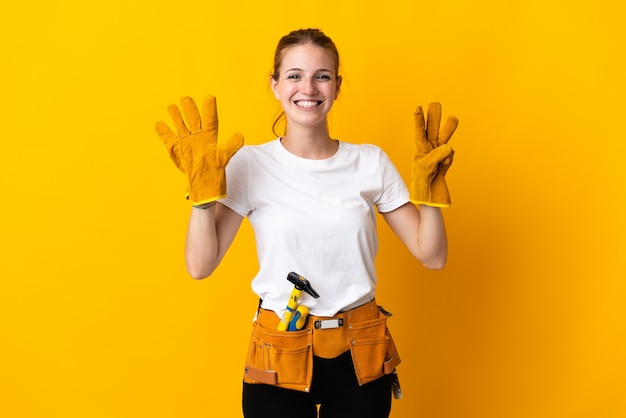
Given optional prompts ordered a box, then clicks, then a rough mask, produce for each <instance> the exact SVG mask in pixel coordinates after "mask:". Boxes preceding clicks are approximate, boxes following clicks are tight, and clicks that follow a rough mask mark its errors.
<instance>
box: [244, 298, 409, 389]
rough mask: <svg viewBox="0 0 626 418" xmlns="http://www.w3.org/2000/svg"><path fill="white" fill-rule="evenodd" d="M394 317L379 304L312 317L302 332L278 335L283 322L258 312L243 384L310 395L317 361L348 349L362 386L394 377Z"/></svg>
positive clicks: (261, 311)
mask: <svg viewBox="0 0 626 418" xmlns="http://www.w3.org/2000/svg"><path fill="white" fill-rule="evenodd" d="M389 315H390V314H389V313H387V312H386V311H384V310H383V309H381V308H379V306H378V305H377V304H376V301H371V302H368V303H366V304H364V305H361V306H358V307H356V308H354V309H350V310H348V311H345V312H340V313H338V314H337V315H335V316H333V317H322V316H315V315H309V317H308V320H307V323H306V326H305V327H304V328H303V329H302V330H299V331H277V330H276V327H277V326H278V323H279V322H280V318H279V317H278V315H276V313H275V312H273V311H270V310H266V309H260V310H259V314H258V316H257V319H256V321H255V322H254V324H253V329H252V336H251V338H250V347H249V349H248V356H247V359H246V367H245V370H244V382H246V383H265V384H269V385H275V386H279V387H283V388H287V389H295V390H299V391H304V392H308V391H309V390H310V388H311V381H312V378H313V356H317V357H322V358H335V357H337V356H339V355H340V354H342V353H345V352H346V351H347V350H350V352H351V355H352V362H353V364H354V370H355V372H356V376H357V380H358V382H359V385H364V384H366V383H368V382H371V381H373V380H375V379H378V378H379V377H381V376H383V375H385V374H390V373H392V372H393V371H394V370H395V368H396V366H397V365H398V364H400V357H399V356H398V351H397V349H396V346H395V344H394V342H393V339H392V337H391V334H390V333H389V330H388V329H387V317H388V316H389Z"/></svg>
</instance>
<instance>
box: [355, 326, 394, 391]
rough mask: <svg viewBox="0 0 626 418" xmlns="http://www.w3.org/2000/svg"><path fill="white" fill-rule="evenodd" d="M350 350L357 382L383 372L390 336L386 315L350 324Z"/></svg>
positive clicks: (367, 380)
mask: <svg viewBox="0 0 626 418" xmlns="http://www.w3.org/2000/svg"><path fill="white" fill-rule="evenodd" d="M349 335H350V351H351V353H352V361H353V363H354V369H355V372H356V375H357V379H358V380H359V384H361V385H363V384H365V383H368V382H371V381H372V380H375V379H377V378H379V377H381V376H382V375H384V374H385V371H384V363H385V360H386V356H387V348H388V346H389V342H390V337H389V336H388V335H387V317H386V316H384V315H382V314H381V315H380V317H379V318H378V319H374V320H370V321H364V322H359V323H356V324H351V325H350V329H349Z"/></svg>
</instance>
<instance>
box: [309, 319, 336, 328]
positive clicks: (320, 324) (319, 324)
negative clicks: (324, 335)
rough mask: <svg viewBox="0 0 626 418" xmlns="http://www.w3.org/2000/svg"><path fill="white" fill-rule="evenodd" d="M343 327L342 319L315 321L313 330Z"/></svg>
mask: <svg viewBox="0 0 626 418" xmlns="http://www.w3.org/2000/svg"><path fill="white" fill-rule="evenodd" d="M341 326H343V318H337V319H325V320H323V321H315V329H332V328H339V327H341Z"/></svg>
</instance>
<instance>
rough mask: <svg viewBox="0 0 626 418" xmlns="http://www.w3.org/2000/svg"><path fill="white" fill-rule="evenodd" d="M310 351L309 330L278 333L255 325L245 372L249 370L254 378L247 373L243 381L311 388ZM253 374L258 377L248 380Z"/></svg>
mask: <svg viewBox="0 0 626 418" xmlns="http://www.w3.org/2000/svg"><path fill="white" fill-rule="evenodd" d="M311 350H312V349H311V332H310V330H301V331H277V330H270V329H267V328H263V327H261V326H260V325H259V324H258V323H256V324H255V325H254V328H253V331H252V337H251V339H250V348H249V350H248V357H247V360H246V371H248V370H251V371H254V372H256V374H255V373H246V376H244V380H245V381H247V382H249V383H267V384H275V385H278V386H284V387H288V388H291V389H301V390H302V389H305V388H307V387H308V386H309V385H310V380H311V376H312V371H313V369H312V367H313V366H312V363H313V354H312V351H311ZM259 371H260V373H259ZM253 374H255V375H256V376H257V378H256V379H254V378H252V377H251V375H253ZM272 375H273V377H272ZM258 376H261V378H259V377H258ZM264 376H265V378H264ZM261 379H263V380H261ZM266 379H267V380H266ZM272 380H273V381H272Z"/></svg>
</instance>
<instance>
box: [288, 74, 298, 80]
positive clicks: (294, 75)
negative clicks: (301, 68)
mask: <svg viewBox="0 0 626 418" xmlns="http://www.w3.org/2000/svg"><path fill="white" fill-rule="evenodd" d="M299 78H300V76H299V75H298V74H289V75H288V76H287V79H288V80H297V79H299Z"/></svg>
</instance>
